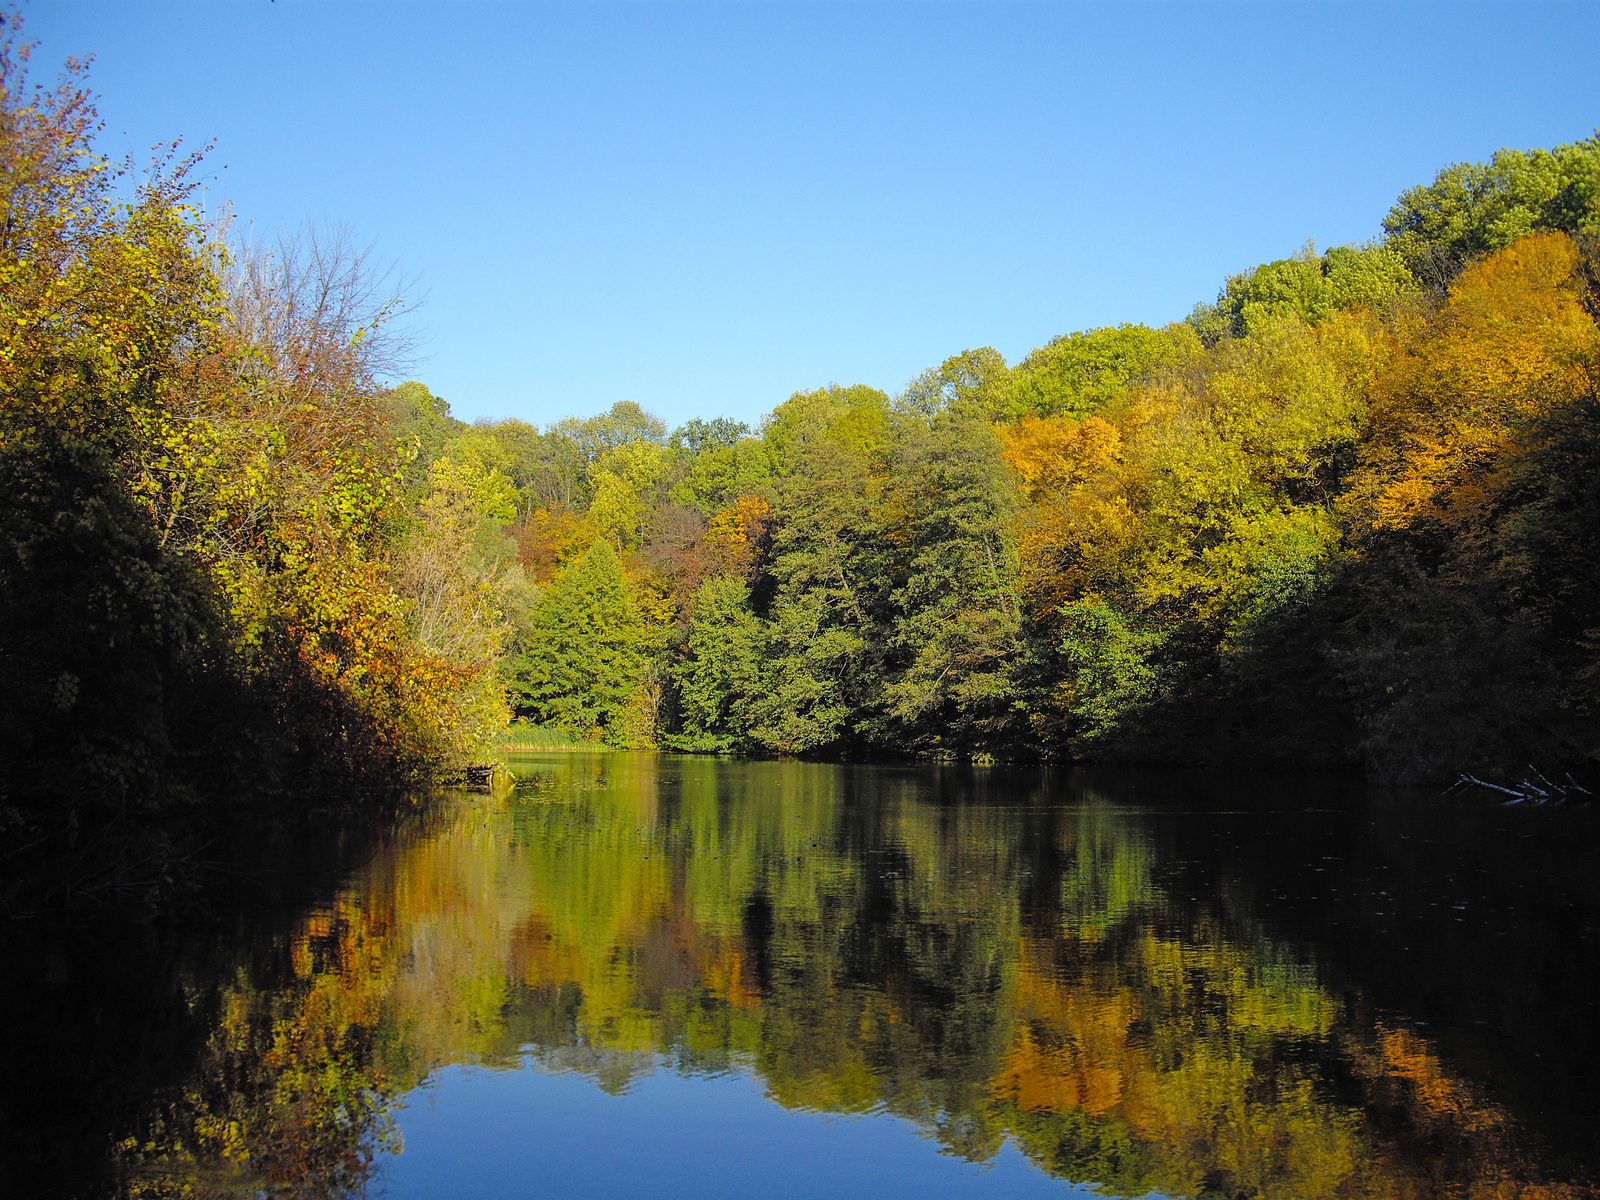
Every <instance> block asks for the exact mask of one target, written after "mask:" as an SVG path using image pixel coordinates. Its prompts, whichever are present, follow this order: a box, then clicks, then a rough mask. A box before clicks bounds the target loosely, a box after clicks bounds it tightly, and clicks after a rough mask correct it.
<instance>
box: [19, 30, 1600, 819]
mask: <svg viewBox="0 0 1600 1200" xmlns="http://www.w3.org/2000/svg"><path fill="white" fill-rule="evenodd" d="M6 28H7V30H8V31H9V33H10V36H11V40H9V41H7V42H6V44H5V47H4V51H3V63H0V67H3V72H4V73H3V81H0V88H3V95H0V156H3V183H0V189H3V196H0V202H3V204H4V208H5V220H4V223H3V225H0V304H3V311H0V397H3V399H0V405H3V408H0V696H3V700H0V747H3V748H0V789H3V797H0V807H4V806H12V805H15V804H16V803H18V802H19V801H20V800H24V799H27V798H29V797H32V798H33V799H42V800H44V801H45V802H46V803H55V800H53V799H52V797H55V796H58V795H59V793H60V787H59V781H60V780H61V779H62V778H66V777H71V778H73V779H75V780H78V781H82V782H84V784H85V786H84V787H81V788H75V789H74V792H75V794H77V793H83V794H87V795H89V796H92V797H94V798H95V800H94V801H93V802H97V803H104V804H108V805H111V806H113V807H115V806H118V805H121V806H124V807H125V806H127V805H129V804H135V805H137V804H138V803H141V802H143V801H145V800H150V799H153V798H156V797H171V796H175V795H182V794H191V795H196V796H198V795H202V794H216V793H217V792H219V791H221V790H226V789H228V788H231V787H236V786H246V785H248V786H252V787H259V786H261V785H263V784H268V785H272V786H278V785H283V786H296V785H299V784H301V783H304V782H306V781H315V780H318V779H322V778H326V777H327V776H328V775H330V774H337V775H338V776H340V777H343V778H350V777H355V778H361V779H367V780H370V781H373V782H394V781H396V780H406V779H412V778H417V777H419V776H422V775H426V774H428V773H430V772H433V771H436V770H437V769H438V768H439V767H441V766H445V767H448V766H451V765H457V764H461V763H466V762H471V761H481V760H482V759H483V758H485V757H486V756H487V755H489V754H490V753H491V752H492V748H493V746H494V744H495V743H496V740H497V739H498V738H499V737H500V736H502V733H503V731H504V729H505V725H506V721H507V720H508V719H509V718H512V717H515V718H517V719H520V720H521V721H523V722H527V723H529V724H531V725H534V726H537V727H539V728H540V729H541V730H542V735H543V736H545V737H547V738H548V737H563V738H570V739H572V740H576V741H603V742H605V743H608V744H612V745H619V746H661V747H667V748H674V749H683V750H693V751H719V752H722V751H733V752H743V753H767V754H784V755H831V756H841V755H883V754H915V755H953V756H963V757H977V756H996V757H1040V758H1110V757H1121V758H1143V759H1161V760H1170V761H1183V762H1206V761H1220V760H1239V759H1246V760H1252V761H1262V762H1275V763H1281V764H1294V765H1312V766H1319V767H1331V766H1340V767H1348V768H1356V769H1361V770H1365V771H1367V772H1368V773H1370V774H1372V775H1375V776H1380V777H1387V778H1394V777H1435V776H1443V775H1448V774H1451V773H1453V772H1456V771H1459V770H1463V769H1479V770H1486V771H1488V770H1494V769H1496V768H1498V767H1501V766H1504V765H1505V764H1509V763H1517V764H1521V763H1523V762H1526V761H1528V760H1529V759H1530V758H1531V759H1532V760H1535V761H1537V762H1538V763H1540V764H1541V765H1547V766H1548V767H1552V768H1553V767H1555V766H1557V765H1559V766H1562V767H1563V768H1564V767H1566V766H1569V765H1574V764H1580V763H1589V762H1592V760H1593V757H1594V754H1595V750H1596V747H1597V746H1600V736H1597V730H1596V711H1595V704H1596V700H1597V696H1596V689H1597V687H1600V611H1597V609H1600V586H1597V585H1600V579H1597V563H1600V555H1597V553H1596V551H1597V546H1596V539H1597V537H1600V532H1597V531H1600V504H1597V500H1596V480H1597V479H1600V473H1597V471H1596V466H1597V463H1596V446H1597V442H1596V432H1595V429H1596V427H1595V411H1596V390H1595V383H1596V370H1597V361H1600V360H1597V346H1600V343H1597V332H1596V324H1595V320H1596V313H1597V311H1600V310H1597V308H1596V305H1597V295H1600V293H1597V292H1596V290H1595V287H1596V269H1597V268H1596V262H1597V254H1596V249H1595V247H1596V241H1595V239H1596V236H1597V235H1600V215H1597V214H1600V199H1597V197H1600V174H1597V172H1600V138H1596V139H1590V140H1588V141H1584V142H1581V143H1577V144H1574V145H1571V146H1564V147H1560V148H1558V149H1556V150H1555V151H1551V152H1545V151H1534V152H1531V153H1527V154H1523V153H1519V152H1515V151H1503V152H1501V153H1500V154H1498V155H1497V156H1496V157H1495V158H1494V159H1493V160H1492V161H1491V162H1490V163H1488V164H1487V165H1483V166H1474V165H1466V166H1456V167H1451V168H1449V169H1447V170H1445V171H1444V172H1441V173H1440V175H1439V176H1438V178H1437V179H1436V180H1435V182H1434V183H1433V184H1431V185H1429V186H1426V187H1419V188H1415V189H1412V190H1411V191H1409V192H1407V193H1406V194H1405V195H1404V196H1402V197H1401V198H1400V201H1399V202H1398V203H1397V204H1396V206H1395V208H1394V209H1393V211H1392V212H1391V213H1390V215H1389V217H1388V218H1387V220H1386V221H1385V223H1384V229H1385V233H1384V236H1383V237H1381V238H1379V239H1377V240H1375V241H1374V242H1372V243H1370V244H1367V245H1363V246H1353V247H1338V248H1335V249H1332V250H1329V251H1327V252H1325V253H1321V254H1319V253H1317V252H1316V251H1315V249H1314V248H1312V247H1310V246H1307V247H1306V248H1305V249H1303V250H1302V251H1301V252H1299V253H1298V254H1296V255H1294V256H1293V257H1291V258H1288V259H1284V260H1281V261H1278V262H1274V263H1269V264H1265V265H1263V266H1260V267H1258V268H1256V269H1255V270H1253V271H1250V272H1247V273H1245V274H1243V275H1240V276H1237V277H1234V278H1232V279H1230V280H1228V282H1227V284H1226V286H1225V287H1224V288H1223V290H1222V292H1221V293H1220V294H1219V296H1218V298H1217V301H1216V302H1215V303H1214V304H1202V305H1200V306H1198V307H1197V308H1196V309H1195V311H1194V313H1193V314H1192V315H1191V316H1190V317H1189V318H1188V319H1187V320H1185V321H1181V322H1177V323H1175V324H1173V325H1170V326H1167V327H1165V328H1161V329H1151V328H1146V327H1144V326H1136V325H1124V326H1119V327H1116V328H1104V329H1095V330H1089V331H1086V332H1082V333H1074V334H1071V335H1068V336H1064V337H1061V338H1057V339H1055V340H1054V341H1052V342H1051V343H1049V344H1048V345H1046V346H1044V347H1041V348H1040V349H1038V350H1036V351H1034V352H1033V353H1032V354H1030V355H1029V356H1028V357H1026V358H1025V359H1024V360H1022V361H1021V362H1019V363H1017V364H1015V365H1014V366H1011V365H1008V364H1007V363H1006V362H1005V361H1004V359H1003V358H1002V357H1001V355H999V354H998V353H997V352H995V351H993V350H991V349H987V348H984V349H978V350H968V351H965V352H963V353H961V354H958V355H955V356H953V357H951V358H950V359H948V360H946V361H945V362H944V363H943V364H941V365H940V366H938V367H936V368H931V369H930V370H928V371H926V372H924V373H923V374H922V375H920V376H919V377H918V378H916V379H915V380H912V381H911V382H910V383H909V384H908V385H907V386H906V387H905V389H904V390H903V391H902V392H901V393H900V394H898V395H895V396H890V395H889V394H887V393H884V392H882V391H878V390H876V389H874V388H871V387H866V386H853V387H841V386H837V385H829V386H827V387H823V388H818V389H816V390H813V391H803V392H798V393H796V394H795V395H794V396H792V397H790V398H789V399H788V400H787V401H785V402H784V403H782V404H780V405H779V406H777V408H776V409H774V410H773V412H772V413H771V414H770V415H769V416H767V417H766V418H764V419H763V420H762V422H761V423H760V425H759V427H758V428H756V429H750V428H748V427H747V426H745V425H743V424H741V423H738V422H733V421H729V420H726V419H717V420H711V421H704V420H694V421H690V422H688V423H687V424H685V425H684V426H682V427H681V428H678V429H676V430H672V431H668V430H667V429H666V428H665V427H664V425H663V424H662V423H661V422H660V421H659V420H657V419H656V418H654V417H652V416H651V415H649V414H648V413H646V412H644V411H643V410H641V409H640V408H639V407H638V406H636V405H633V404H630V403H622V404H618V405H616V406H614V407H613V408H612V409H611V410H610V411H609V412H607V413H605V414H603V415H601V416H597V417H593V418H590V419H588V420H579V419H575V418H569V419H567V420H563V421H558V422H555V423H554V424H552V425H549V426H547V427H545V428H543V429H539V428H537V427H535V426H532V425H529V424H526V423H523V422H520V421H503V422H498V423H480V424H478V425H473V426H467V425H464V424H462V423H461V422H459V421H456V420H454V419H453V418H452V417H451V416H450V411H449V407H448V405H447V404H446V403H445V402H444V401H443V400H441V399H440V398H438V397H436V396H434V395H432V394H431V393H430V392H429V391H428V389H427V388H426V387H425V386H423V385H422V384H419V383H407V384H403V385H401V386H399V387H396V388H392V389H386V388H384V387H383V386H382V385H381V381H382V380H383V379H384V378H393V377H395V375H396V374H397V373H398V372H399V371H400V370H401V365H400V364H401V361H402V359H403V352H404V350H405V346H404V345H403V344H402V340H400V339H397V337H396V336H395V334H394V333H393V329H394V326H393V324H392V318H393V316H394V315H395V314H396V312H397V311H399V310H400V309H401V308H403V306H404V303H405V291H404V289H403V288H401V287H397V286H395V284H396V281H395V280H394V279H393V277H392V276H390V275H389V274H388V273H386V272H385V271H384V269H383V268H382V266H381V264H378V263H377V262H376V261H375V260H374V259H373V258H372V256H371V255H370V254H369V253H367V252H366V251H364V250H363V249H362V248H361V247H360V246H359V245H357V244H355V243H353V242H351V241H350V239H349V238H348V237H344V236H341V235H338V234H331V235H330V234H327V233H308V234H306V235H304V236H302V237H300V238H298V239H287V240H283V241H280V242H277V243H273V244H267V245H263V244H254V245H246V244H241V243H239V242H238V241H237V240H230V239H229V238H228V237H227V236H226V230H219V229H218V228H217V227H216V226H215V223H211V224H208V223H206V222H205V221H203V220H202V219H201V218H200V216H199V214H197V213H196V212H195V210H194V207H193V205H192V204H191V197H192V194H193V189H194V187H195V179H196V178H197V176H196V167H197V160H195V159H175V158H168V159H166V160H163V161H162V162H159V163H157V164H155V165H154V166H153V167H152V168H150V169H149V170H147V171H144V172H143V173H135V172H132V171H131V170H129V169H127V168H124V169H121V170H119V169H117V168H116V167H114V166H113V165H112V164H109V163H107V162H106V161H105V160H104V159H101V158H99V157H97V156H96V155H95V153H94V150H93V144H92V139H93V135H94V132H95V129H96V127H97V126H96V117H95V113H94V109H93V105H92V102H91V99H90V97H89V96H88V95H87V93H86V92H85V91H84V90H83V87H82V78H81V72H79V71H77V69H76V68H71V69H69V72H68V74H67V76H66V77H65V78H64V80H63V82H62V83H61V84H60V86H58V87H56V88H54V89H39V88H32V89H30V87H29V85H28V84H27V82H26V80H25V78H24V72H23V65H24V60H25V57H26V56H25V53H24V51H23V49H22V48H21V47H20V46H19V44H18V43H17V42H16V40H15V35H16V21H15V18H7V22H6ZM86 802H89V801H80V800H77V799H74V800H72V801H70V802H69V803H70V804H72V805H76V804H79V803H86ZM30 803H31V801H30ZM7 811H11V809H9V808H8V809H7ZM4 819H6V820H11V819H12V818H4Z"/></svg>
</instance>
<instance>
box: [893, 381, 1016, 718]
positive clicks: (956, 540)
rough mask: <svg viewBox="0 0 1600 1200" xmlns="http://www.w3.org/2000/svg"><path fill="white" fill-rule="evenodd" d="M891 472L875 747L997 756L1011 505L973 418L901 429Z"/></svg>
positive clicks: (967, 414)
mask: <svg viewBox="0 0 1600 1200" xmlns="http://www.w3.org/2000/svg"><path fill="white" fill-rule="evenodd" d="M898 451H899V452H898V454H897V457H896V460H895V461H894V463H893V471H892V485H891V486H892V488H893V491H894V493H895V500H894V501H893V502H891V505H890V506H889V507H890V508H891V509H892V510H894V511H897V512H901V513H903V514H904V516H905V520H906V526H905V532H906V535H907V542H908V545H907V550H908V551H909V561H908V562H907V563H906V569H905V572H904V582H903V583H902V584H901V586H900V587H899V588H897V589H896V590H895V592H894V594H893V596H892V597H891V604H892V608H893V614H894V615H893V617H892V620H891V626H890V629H889V631H888V637H887V640H886V644H885V649H886V651H887V654H888V663H887V664H886V668H885V678H884V685H883V690H882V693H881V695H880V697H879V698H878V701H877V704H876V709H877V713H876V716H875V719H873V720H872V721H871V722H869V725H868V727H869V728H871V729H872V730H873V731H874V733H875V734H876V740H878V741H879V742H880V743H882V744H886V745H892V746H894V747H896V748H898V749H909V748H912V747H922V748H927V749H933V748H939V749H961V750H971V749H983V750H999V749H1003V748H1004V744H1005V739H1006V736H1007V735H1008V733H1010V732H1011V730H1010V725H1011V724H1012V722H1013V721H1014V720H1015V719H1016V718H1017V717H1018V716H1019V715H1020V713H1019V708H1020V704H1019V695H1018V689H1017V681H1016V670H1017V668H1018V666H1019V662H1020V659H1021V657H1022V650H1023V645H1022V638H1021V627H1022V611H1021V602H1020V599H1019V596H1018V586H1017V584H1018V571H1019V562H1018V557H1017V543H1016V519H1017V516H1018V510H1019V508H1020V497H1019V496H1018V495H1017V491H1016V488H1015V486H1014V484H1013V483H1012V480H1011V475H1010V471H1009V469H1008V468H1007V467H1006V465H1005V463H1004V461H1002V458H1001V453H1000V440H999V438H998V437H996V435H995V432H994V429H993V427H992V425H991V424H990V422H989V421H988V420H987V419H986V418H985V417H984V415H983V414H982V412H981V410H979V409H978V407H977V406H976V405H975V404H972V403H958V404H956V405H955V406H953V407H948V408H946V409H944V410H943V411H941V412H940V413H939V414H938V415H937V416H936V417H935V418H934V419H933V421H932V422H931V425H930V426H927V427H924V426H923V425H922V424H921V423H920V422H906V423H905V424H904V425H903V426H902V429H901V437H900V440H899V446H898Z"/></svg>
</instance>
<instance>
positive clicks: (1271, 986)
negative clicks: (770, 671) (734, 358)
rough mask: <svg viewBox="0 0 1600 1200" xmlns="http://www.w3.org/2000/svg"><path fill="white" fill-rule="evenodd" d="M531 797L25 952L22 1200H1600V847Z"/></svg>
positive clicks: (788, 800) (1441, 824)
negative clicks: (1090, 1199)
mask: <svg viewBox="0 0 1600 1200" xmlns="http://www.w3.org/2000/svg"><path fill="white" fill-rule="evenodd" d="M513 765H514V771H515V773H516V776H517V782H516V786H515V788H514V789H513V790H511V791H510V792H508V793H503V794H500V795H498V796H495V797H490V796H483V795H467V794H460V795H452V796H445V797H442V798H440V799H438V800H437V801H435V802H433V803H431V804H429V805H428V806H426V807H425V808H424V809H422V810H419V811H418V813H417V814H416V815H415V816H413V817H411V818H409V819H407V820H404V821H401V822H400V823H399V824H398V825H395V826H394V827H392V828H388V829H384V830H379V831H376V832H374V833H372V834H371V835H370V836H367V837H363V838H357V837H353V836H349V835H345V834H338V835H336V834H334V833H332V832H329V833H328V835H327V837H326V838H325V839H323V840H322V841H320V842H319V841H316V840H315V839H313V842H314V844H313V845H312V846H310V847H309V848H306V847H302V848H301V849H298V850H295V851H293V852H292V853H291V852H289V851H282V852H278V851H273V852H271V853H265V854H264V857H266V858H268V859H269V860H272V861H268V862H267V863H265V864H262V863H259V862H257V863H255V864H254V865H250V866H240V867H239V868H238V869H237V870H238V882H237V892H238V903H237V904H236V905H229V906H226V907H224V908H223V909H221V910H220V912H218V911H214V910H213V909H211V908H208V909H206V910H205V913H204V918H203V919H200V918H196V919H194V920H189V921H186V922H183V923H180V924H171V923H168V924H165V925H162V924H159V923H158V924H157V925H156V926H154V927H143V926H141V927H134V928H132V929H124V930H121V931H115V932H108V931H107V930H105V929H101V928H79V929H77V930H75V931H72V932H70V933H67V934H61V933H59V931H44V930H40V931H34V932H32V933H30V932H29V931H26V930H25V931H22V932H21V933H19V934H17V935H16V936H15V937H14V939H13V941H12V943H11V944H10V945H9V946H8V948H7V951H6V958H7V960H8V962H9V966H8V970H7V972H6V976H7V977H6V979H5V981H4V983H3V985H0V987H3V1010H0V1020H3V1021H4V1023H5V1024H4V1027H5V1030H6V1034H5V1036H6V1039H7V1047H6V1054H5V1058H6V1064H5V1068H4V1069H5V1072H6V1074H5V1076H4V1080H5V1083H4V1090H5V1095H4V1096H3V1099H0V1139H3V1140H0V1146H3V1148H4V1150H5V1153H6V1157H7V1159H8V1160H9V1162H10V1164H11V1165H10V1167H9V1168H8V1170H9V1175H8V1176H0V1193H4V1194H5V1195H7V1196H16V1197H18V1198H19V1200H21V1198H22V1197H25V1196H30V1195H36V1194H37V1195H55V1194H62V1195H82V1196H101V1195H133V1196H141V1197H143V1196H152V1197H153V1196H177V1195H186V1196H224V1195H226V1196H283V1197H289V1196H334V1195H347V1194H365V1195H371V1196H390V1197H408V1198H409V1197H480V1196H481V1197H624V1196H627V1197H639V1196H662V1197H678V1196H683V1197H796V1198H799V1197H807V1198H817V1197H896V1196H906V1197H912V1196H915V1197H919V1198H921V1197H968V1196H970V1197H982V1196H1007V1197H1034V1196H1038V1197H1044V1196H1071V1195H1101V1196H1123V1197H1134V1196H1146V1195H1158V1196H1167V1197H1207V1198H1222V1197H1229V1198H1232V1197H1285V1198H1289V1197H1293V1198H1296V1200H1304V1198H1310V1197H1324V1196H1326V1197H1335V1196H1337V1197H1419V1198H1420V1197H1444V1196H1449V1197H1463V1198H1468V1197H1470V1198H1484V1200H1487V1198H1489V1197H1494V1198H1495V1200H1509V1198H1511V1197H1527V1198H1529V1200H1531V1198H1533V1197H1540V1198H1552V1197H1568V1196H1593V1195H1600V1187H1597V1184H1600V1149H1597V1146H1600V1088H1597V1082H1600V1081H1597V1079H1596V1069H1597V1067H1600V1008H1597V1002H1600V955H1597V949H1600V878H1597V872H1596V870H1595V864H1596V862H1597V861H1600V811H1597V810H1595V809H1592V808H1570V809H1549V810H1528V809H1521V808H1503V807H1498V806H1495V805H1493V804H1492V803H1489V802H1478V801H1472V802H1450V801H1436V800H1430V799H1418V798H1414V797H1413V798H1407V797H1404V796H1401V795H1397V794H1393V793H1387V792H1376V791H1370V790H1367V789H1363V788H1361V787H1359V786H1357V785H1352V784H1345V783H1330V782H1327V781H1317V782H1305V783H1301V784H1296V783H1294V782H1293V781H1283V780H1277V781H1269V782H1263V781H1260V780H1252V779H1249V778H1245V779H1236V780H1229V779H1226V778H1223V777H1219V776H1199V775H1195V774H1180V773H1170V774H1161V773H1138V772H1098V771H1083V770H1069V769H1045V768H1029V769H1024V768H1001V767H994V768H979V767H966V766H960V767H956V766H947V767H938V766H837V765H820V764H805V763H793V762H781V763H780V762H737V761H730V760H717V759H711V758H694V757H673V756H656V755H648V754H610V755H578V754H561V755H556V754H550V755H545V756H527V757H524V758H521V759H519V760H517V761H516V762H515V763H514V764H513ZM295 856H303V857H304V858H305V859H306V861H305V862H288V861H281V860H283V859H285V858H292V857H295ZM319 881H320V882H319Z"/></svg>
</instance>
